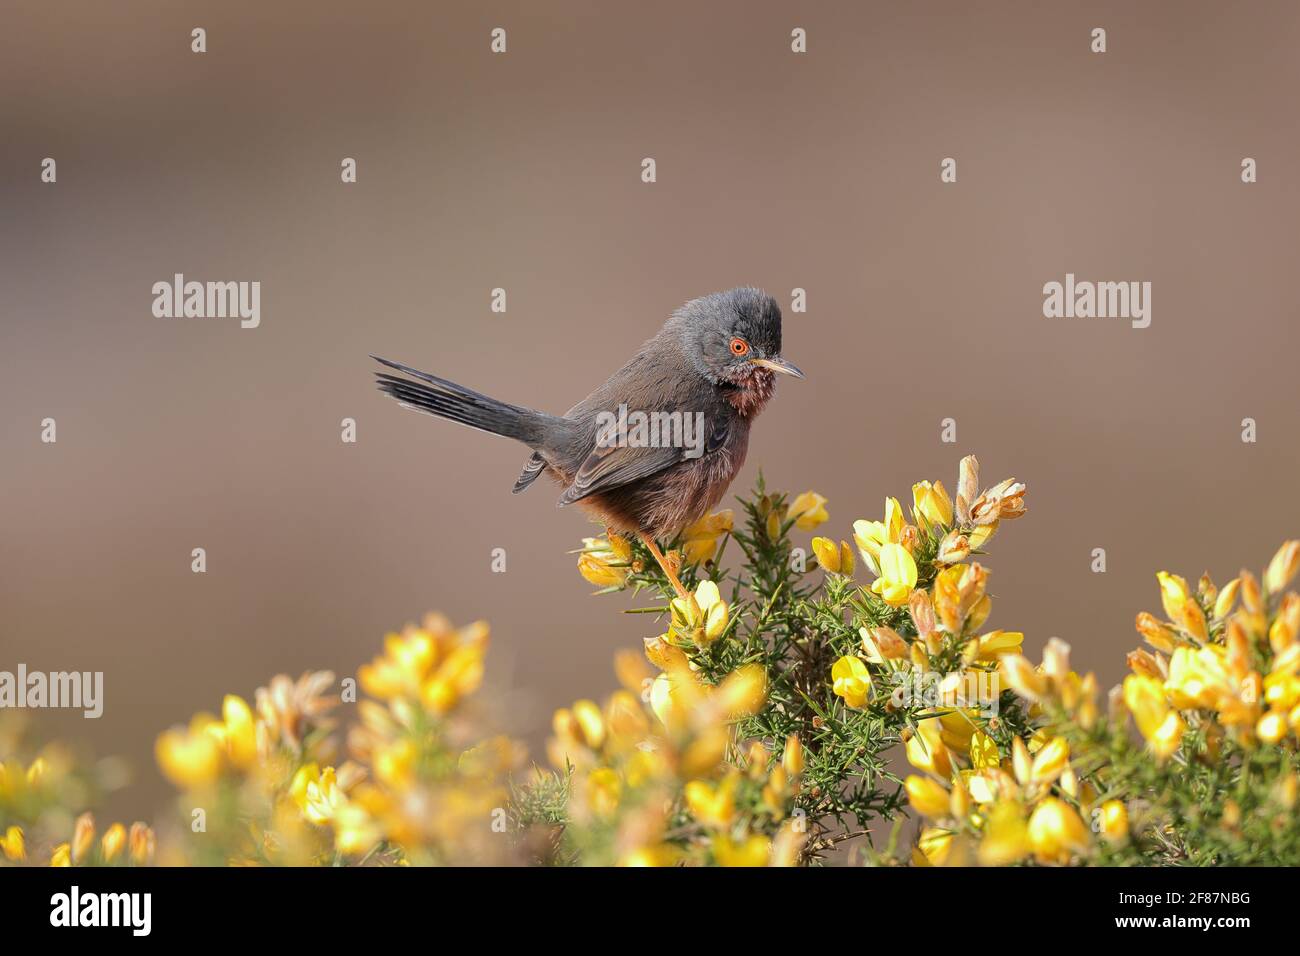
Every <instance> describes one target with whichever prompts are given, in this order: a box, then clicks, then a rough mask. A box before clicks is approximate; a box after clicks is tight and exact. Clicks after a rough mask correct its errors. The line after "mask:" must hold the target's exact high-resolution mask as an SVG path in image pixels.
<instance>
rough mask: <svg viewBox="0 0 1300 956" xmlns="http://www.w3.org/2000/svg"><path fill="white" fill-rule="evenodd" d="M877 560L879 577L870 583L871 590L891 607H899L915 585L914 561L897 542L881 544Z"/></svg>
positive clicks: (905, 600) (905, 601)
mask: <svg viewBox="0 0 1300 956" xmlns="http://www.w3.org/2000/svg"><path fill="white" fill-rule="evenodd" d="M879 562H880V577H878V578H876V580H875V581H874V582H873V583H872V585H871V590H872V591H874V592H875V593H876V594H879V595H880V597H881V599H882V600H883V601H884V602H885V603H886V604H888V605H890V606H891V607H901V606H902V605H904V604H906V603H907V599H908V597H909V596H910V595H911V593H912V588H914V587H916V562H915V561H913V560H912V556H911V555H910V554H908V552H907V549H906V548H904V547H903V546H902V545H898V544H885V545H882V546H881V548H880V559H879Z"/></svg>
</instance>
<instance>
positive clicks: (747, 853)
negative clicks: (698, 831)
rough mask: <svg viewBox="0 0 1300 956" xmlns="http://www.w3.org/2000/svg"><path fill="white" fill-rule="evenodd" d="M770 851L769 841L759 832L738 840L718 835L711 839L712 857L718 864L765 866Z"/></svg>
mask: <svg viewBox="0 0 1300 956" xmlns="http://www.w3.org/2000/svg"><path fill="white" fill-rule="evenodd" d="M771 852H772V845H771V841H769V840H768V838H767V837H765V836H763V835H761V834H754V835H753V836H749V837H746V838H745V839H743V840H739V841H734V840H732V839H731V838H730V837H725V836H720V837H718V838H716V839H715V840H714V841H713V858H714V859H715V860H717V861H718V865H719V866H767V862H768V859H769V857H770V856H771Z"/></svg>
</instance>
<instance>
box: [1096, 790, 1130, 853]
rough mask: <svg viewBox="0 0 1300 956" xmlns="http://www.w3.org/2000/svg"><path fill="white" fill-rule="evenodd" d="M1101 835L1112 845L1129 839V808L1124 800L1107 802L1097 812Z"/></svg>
mask: <svg viewBox="0 0 1300 956" xmlns="http://www.w3.org/2000/svg"><path fill="white" fill-rule="evenodd" d="M1096 812H1097V814H1098V821H1097V822H1098V827H1099V829H1100V831H1101V835H1102V836H1103V837H1104V838H1105V839H1106V840H1109V841H1110V842H1111V843H1120V842H1123V841H1124V840H1127V839H1128V807H1126V806H1125V805H1124V802H1123V801H1122V800H1107V801H1106V802H1105V803H1103V804H1102V805H1101V807H1100V808H1099V809H1098V810H1097V811H1096Z"/></svg>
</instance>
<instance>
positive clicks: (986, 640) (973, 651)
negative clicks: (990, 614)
mask: <svg viewBox="0 0 1300 956" xmlns="http://www.w3.org/2000/svg"><path fill="white" fill-rule="evenodd" d="M1024 642H1025V635H1024V634H1022V633H1021V632H1020V631H989V632H988V633H987V634H983V635H981V636H980V637H978V638H976V639H975V640H974V641H972V642H971V643H970V644H967V645H966V651H967V654H968V655H969V656H968V659H969V660H972V661H996V660H998V659H999V658H1001V657H1005V656H1006V655H1007V654H1019V653H1020V647H1021V645H1022V644H1024Z"/></svg>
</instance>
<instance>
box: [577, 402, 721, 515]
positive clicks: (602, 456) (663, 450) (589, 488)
mask: <svg viewBox="0 0 1300 956" xmlns="http://www.w3.org/2000/svg"><path fill="white" fill-rule="evenodd" d="M707 428H708V434H707V436H706V439H705V442H704V454H706V455H707V454H709V453H710V452H712V451H715V450H716V449H717V448H718V447H719V446H721V445H722V443H723V442H724V441H725V440H726V438H727V428H728V423H727V421H726V420H725V419H722V418H720V417H719V418H715V419H714V420H713V421H710V422H709V423H708V425H707ZM688 450H689V449H687V448H677V447H671V446H668V447H660V448H651V447H634V446H629V445H597V446H596V447H595V448H593V449H592V450H591V454H589V455H588V456H587V459H586V461H584V462H583V463H582V465H581V467H579V468H578V471H577V473H576V474H575V475H574V476H573V482H572V484H570V485H569V487H568V488H566V489H564V494H562V495H560V501H559V504H560V506H561V507H563V506H564V505H569V504H573V503H574V502H575V501H581V500H582V499H583V498H586V497H587V496H588V495H592V494H595V493H596V492H598V491H608V490H609V489H611V488H618V487H620V486H621V485H626V484H630V483H631V482H633V481H636V480H638V479H640V478H645V477H647V476H648V475H653V474H655V472H659V471H663V470H664V469H665V468H669V467H671V466H673V465H675V464H677V463H678V462H680V461H684V460H686V453H687V451H688Z"/></svg>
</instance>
